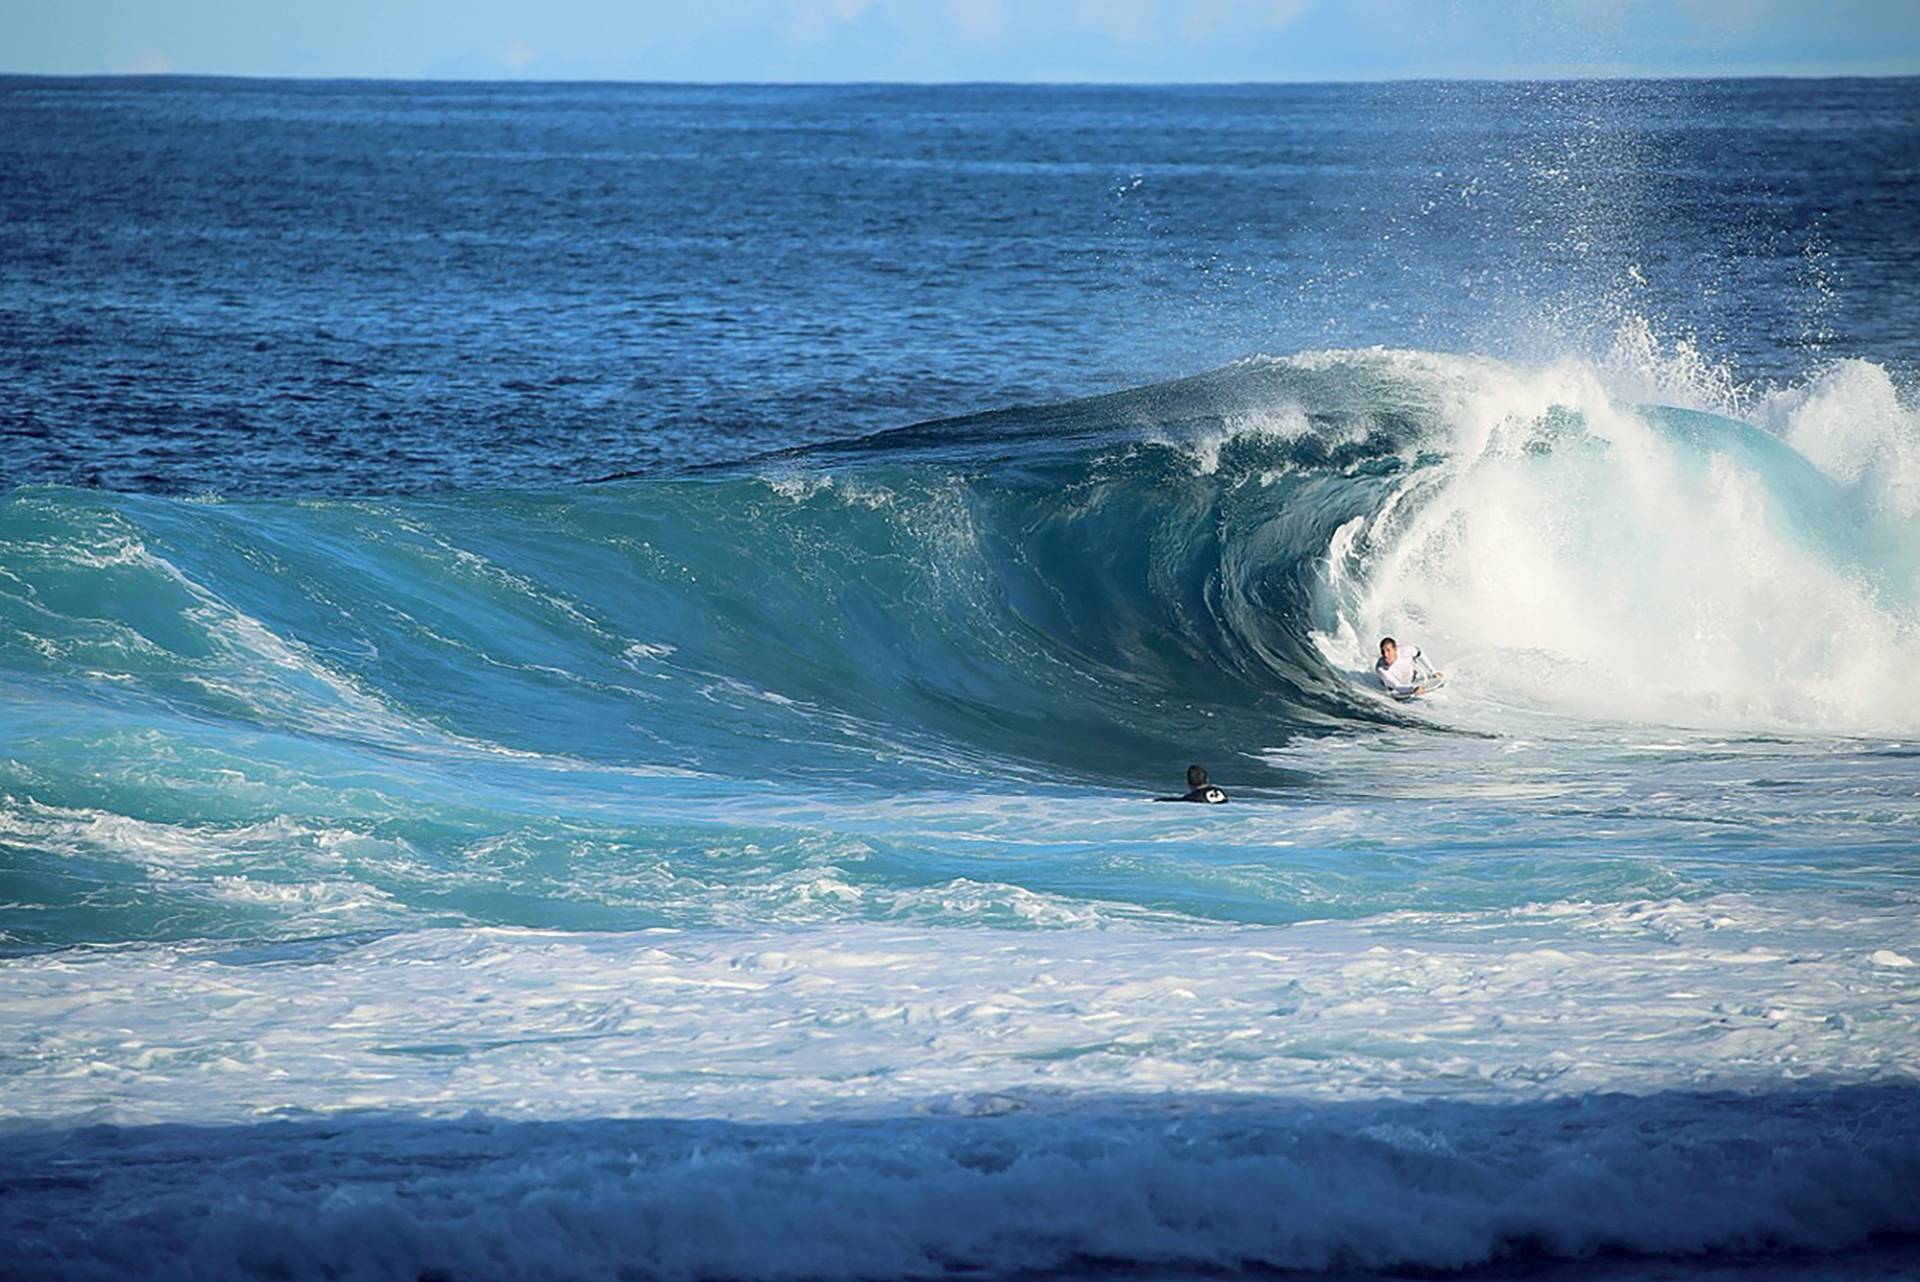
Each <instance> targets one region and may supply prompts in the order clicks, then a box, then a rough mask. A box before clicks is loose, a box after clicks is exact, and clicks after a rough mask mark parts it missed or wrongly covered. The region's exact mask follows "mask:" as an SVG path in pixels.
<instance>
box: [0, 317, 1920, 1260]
mask: <svg viewBox="0 0 1920 1282" xmlns="http://www.w3.org/2000/svg"><path fill="white" fill-rule="evenodd" d="M1628 338H1629V341H1626V342H1624V343H1623V344H1622V345H1621V346H1619V347H1618V348H1616V350H1615V352H1614V353H1613V355H1612V356H1611V357H1609V358H1607V359H1601V360H1594V361H1579V360H1572V359H1563V360H1560V361H1556V362H1550V363H1541V364H1526V363H1516V362H1510V361H1502V360H1496V359H1493V358H1489V357H1479V356H1461V355H1448V354H1442V353H1436V352H1423V351H1413V350H1388V349H1368V350H1329V351H1314V352H1306V353H1302V354H1297V355H1288V356H1275V357H1258V358H1249V359H1245V360H1242V361H1239V362H1236V363H1235V364H1233V365H1231V366H1228V367H1225V368H1222V369H1219V370H1217V371H1215V372H1212V373H1209V374H1204V375H1201V376H1198V377H1195V378H1190V379H1185V380H1181V381H1178V382H1174V383H1167V384H1160V385H1155V386H1150V387H1144V388H1140V389H1137V390H1134V391H1128V392H1123V393H1119V394H1114V395H1109V396H1102V397H1096V398H1093V399H1088V400H1078V401H1069V402H1064V403H1058V404H1052V405H1046V406H1042V407H1037V408H1032V409H1013V410H1005V411H995V412H991V413H987V414H982V415H976V416H972V417H969V418H963V419H958V420H944V421H938V422H932V423H927V424H921V425H918V426H914V427H908V428H903V429H899V430H894V431H888V432H882V433H879V434H877V435H872V436H867V437H862V438H859V439H856V440H853V441H849V442H842V443H835V444H829V445H823V446H811V447H802V448H797V449H790V450H785V451H781V452H778V453H775V454H772V455H768V456H764V457H760V458H757V459H753V460H749V461H747V462H744V463H736V464H727V465H722V466H713V467H705V468H694V469H690V470H687V471H685V472H683V473H681V474H678V475H669V476H639V477H628V478H612V479H608V480H604V481H601V482H599V483H595V484H591V485H584V486H574V487H568V488H564V489H545V490H539V489H534V490H500V491H492V492H460V493H453V494H447V495H416V496H397V497H385V498H351V497H338V498H335V497H314V498H299V499H274V498H258V499H217V498H206V497H202V498H197V499H195V498H178V497H167V496H160V495H138V494H114V493H107V492H100V491H81V490H74V489H65V488H59V487H46V486H26V487H21V488H17V489H14V490H12V491H10V492H8V493H7V494H6V495H5V496H4V497H0V567H3V571H0V685H3V686H4V690H5V695H6V697H5V699H4V702H0V742H4V744H5V748H4V751H0V850H4V852H5V856H6V898H7V901H8V902H7V905H6V918H5V921H6V949H7V957H6V959H5V961H4V963H3V965H4V969H5V973H6V993H7V996H6V999H5V1002H6V1011H7V1020H6V1023H5V1025H4V1046H3V1047H0V1073H4V1078H5V1083H6V1090H5V1094H4V1104H3V1105H0V1109H3V1110H4V1114H5V1116H6V1118H7V1121H6V1124H5V1129H4V1131H0V1170H4V1173H5V1179H6V1182H7V1188H8V1196H7V1198H6V1199H5V1201H4V1203H0V1223H4V1224H5V1225H6V1227H7V1229H8V1231H9V1233H10V1235H11V1236H13V1238H14V1240H15V1241H16V1242H17V1243H21V1244H23V1245H22V1247H21V1252H20V1254H18V1255H17V1256H16V1259H15V1260H14V1263H13V1265H12V1266H11V1267H12V1268H13V1270H14V1272H15V1274H16V1275H18V1276H27V1277H39V1276H45V1277H53V1276H60V1277H102V1278H104V1277H112V1276H118V1275H120V1274H121V1273H123V1272H124V1271H125V1270H126V1269H128V1268H130V1267H133V1266H134V1265H135V1264H136V1263H137V1264H138V1265H139V1266H140V1267H142V1268H144V1269H145V1270H147V1271H148V1272H150V1273H152V1274H153V1275H155V1276H179V1277H220V1276H235V1275H247V1274H258V1273H262V1272H270V1273H273V1274H275V1275H277V1276H286V1277H386V1276H395V1275H401V1274H404V1275H407V1276H416V1275H417V1276H441V1277H467V1276H490V1275H534V1274H537V1275H540V1276H546V1277H568V1278H571V1277H579V1278H589V1277H595V1278H597V1277H606V1276H650V1277H673V1278H701V1277H729V1278H740V1279H747V1278H806V1277H819V1276H838V1277H863V1278H864V1277H873V1278H879V1277H899V1276H938V1275H944V1274H948V1273H952V1272H955V1271H962V1272H984V1273H987V1274H990V1275H996V1276H998V1275H1006V1274H1013V1273H1024V1272H1034V1271H1039V1272H1044V1273H1065V1274H1068V1275H1075V1274H1077V1273H1079V1272H1082V1271H1085V1270H1089V1269H1096V1268H1103V1267H1107V1266H1110V1265H1113V1264H1116V1263H1125V1264H1126V1265H1127V1266H1129V1267H1133V1268H1137V1269H1146V1270H1149V1271H1166V1270H1171V1271H1173V1272H1174V1273H1179V1272H1181V1271H1185V1270H1193V1269H1216V1268H1231V1269H1240V1268H1247V1267H1264V1268H1270V1269H1279V1270H1309V1271H1329V1270H1331V1271H1334V1272H1336V1273H1344V1274H1359V1273H1366V1272H1368V1271H1372V1270H1389V1271H1391V1270H1404V1269H1416V1270H1435V1269H1437V1270H1454V1269H1473V1268H1477V1267H1482V1266H1486V1267H1496V1268H1497V1267H1506V1266H1507V1265H1511V1264H1513V1263H1514V1262H1515V1261H1519V1262H1522V1263H1524V1264H1525V1265H1526V1267H1529V1268H1537V1269H1553V1268H1563V1269H1577V1270H1580V1272H1579V1274H1578V1275H1579V1276H1583V1277H1584V1276H1622V1277H1628V1276H1633V1277H1638V1276H1649V1274H1645V1273H1643V1272H1642V1271H1641V1270H1642V1269H1643V1267H1644V1265H1643V1264H1641V1263H1635V1262H1636V1261H1642V1262H1644V1261H1646V1260H1649V1259H1652V1260H1666V1261H1693V1262H1695V1263H1696V1264H1699V1265H1701V1266H1702V1267H1703V1268H1705V1267H1706V1266H1711V1267H1713V1268H1721V1269H1727V1270H1731V1271H1732V1273H1733V1274H1737V1275H1739V1276H1761V1275H1765V1276H1772V1275H1773V1274H1772V1273H1771V1272H1769V1270H1773V1269H1782V1270H1786V1271H1787V1272H1783V1273H1782V1274H1781V1275H1782V1276H1786V1275H1788V1274H1789V1273H1790V1274H1791V1275H1794V1276H1808V1275H1831V1276H1857V1275H1862V1274H1875V1273H1876V1272H1879V1273H1884V1274H1885V1275H1886V1276H1903V1275H1904V1269H1905V1267H1906V1264H1905V1263H1904V1262H1905V1261H1907V1259H1908V1256H1907V1253H1906V1251H1905V1248H1904V1246H1903V1245H1902V1244H1903V1243H1907V1242H1910V1241H1911V1240H1912V1237H1913V1235H1915V1234H1920V1193H1916V1192H1915V1190H1916V1189H1920V1180H1917V1179H1916V1177H1920V1146H1916V1145H1915V1144H1914V1142H1913V1140H1914V1137H1915V1136H1916V1135H1920V1092H1916V1089H1915V1086H1914V1078H1915V1074H1916V1072H1920V1036H1917V1035H1916V1031H1917V1030H1916V1020H1917V1019H1920V916H1917V915H1916V912H1915V906H1916V895H1917V894H1920V887H1917V886H1916V882H1915V868H1914V865H1913V863H1912V859H1911V851H1912V845H1913V841H1914V836H1915V830H1916V824H1917V823H1920V800H1917V799H1916V789H1915V781H1916V778H1917V776H1916V770H1920V765H1917V764H1916V763H1920V745H1916V744H1915V742H1914V734H1915V731H1916V729H1920V685H1916V684H1915V683H1914V682H1913V681H1912V679H1911V675H1910V673H1911V660H1910V656H1911V654H1912V653H1913V650H1914V643H1915V639H1916V608H1917V607H1920V542H1916V540H1915V539H1914V536H1913V531H1914V525H1913V521H1914V518H1915V515H1916V505H1917V504H1920V471H1916V470H1915V469H1916V467H1920V417H1917V416H1916V414H1915V411H1914V408H1913V406H1912V404H1911V402H1910V401H1909V400H1907V399H1905V398H1903V396H1902V394H1901V392H1900V391H1899V389H1898V388H1897V386H1896V384H1895V382H1894V380H1893V379H1892V378H1891V377H1890V376H1889V375H1888V373H1887V372H1886V371H1885V370H1884V369H1882V368H1881V367H1879V366H1877V365H1874V364H1872V363H1870V362H1865V361H1858V360H1855V361H1840V362H1837V363H1834V364H1832V365H1830V366H1829V367H1827V368H1826V369H1824V370H1823V371H1822V372H1821V373H1819V374H1818V375H1817V376H1815V377H1813V378H1811V379H1809V380H1807V381H1804V382H1802V383H1799V384H1794V385H1787V386H1783V387H1776V388H1773V389H1771V390H1765V391H1761V392H1748V393H1744V394H1742V395H1741V396H1740V397H1738V398H1733V397H1730V396H1729V395H1728V393H1727V390H1726V389H1725V388H1724V387H1721V386H1717V385H1716V384H1715V383H1714V381H1713V380H1712V379H1710V378H1704V377H1702V376H1701V375H1700V371H1699V370H1698V368H1696V367H1694V366H1693V365H1691V364H1689V362H1688V361H1687V360H1685V359H1680V358H1672V357H1669V358H1665V359H1662V360H1650V359H1648V357H1647V351H1646V350H1644V349H1645V347H1646V344H1644V343H1640V344H1636V342H1635V341H1632V338H1633V336H1632V335H1629V336H1628ZM1388 632H1391V633H1395V634H1398V635H1400V636H1402V637H1407V638H1412V639H1415V640H1417V642H1418V643H1419V644H1421V645H1422V646H1424V647H1425V649H1426V650H1427V651H1428V653H1429V654H1431V655H1432V656H1434V657H1435V658H1436V660H1437V661H1438V662H1439V663H1440V664H1441V665H1442V666H1444V667H1445V668H1446V669H1447V670H1448V672H1449V676H1450V681H1449V684H1448V686H1447V688H1446V690H1445V691H1444V692H1442V693H1440V694H1438V695H1435V696H1432V697H1429V698H1428V699H1426V700H1423V701H1420V702H1418V703H1416V704H1414V705H1410V706H1403V705H1397V704H1394V703H1392V702H1390V701H1388V700H1387V699H1385V698H1384V697H1383V696H1382V695H1381V694H1380V693H1379V692H1378V691H1376V690H1375V689H1373V688H1372V686H1371V684H1370V680H1369V668H1370V662H1371V657H1372V649H1373V644H1374V641H1375V640H1376V639H1377V637H1378V636H1379V635H1381V634H1383V633H1388ZM1189 761H1204V762H1205V763H1206V764H1208V766H1209V767H1210V768H1211V770H1212V771H1213V774H1214V777H1215V779H1216V781H1218V782H1220V783H1221V784H1223V785H1224V786H1226V787H1227V788H1228V790H1229V791H1230V792H1231V793H1232V795H1233V802H1232V803H1231V804H1230V805H1228V806H1224V807H1184V806H1164V805H1156V804H1153V803H1152V802H1151V800H1150V798H1151V797H1152V796H1154V795H1155V794H1156V793H1163V792H1166V791H1168V790H1170V789H1172V788H1173V786H1174V784H1176V783H1177V781H1178V779H1179V776H1180V773H1181V771H1182V770H1183V769H1184V767H1185V766H1186V765H1187V764H1188V762H1189ZM76 941H83V942H76ZM1503 1262H1504V1263H1503ZM1529 1262H1530V1263H1529ZM1670 1267H1677V1266H1670ZM1156 1275H1157V1274H1156Z"/></svg>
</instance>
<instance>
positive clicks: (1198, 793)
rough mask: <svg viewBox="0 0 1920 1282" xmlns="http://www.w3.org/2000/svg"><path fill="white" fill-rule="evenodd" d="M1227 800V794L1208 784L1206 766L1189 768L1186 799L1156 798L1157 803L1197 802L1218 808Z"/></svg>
mask: <svg viewBox="0 0 1920 1282" xmlns="http://www.w3.org/2000/svg"><path fill="white" fill-rule="evenodd" d="M1226 799H1227V794H1226V793H1224V792H1222V791H1221V790H1220V789H1218V788H1216V787H1214V786H1213V785H1212V784H1210V783H1208V782H1207V768H1206V767H1205V766H1198V765H1195V766H1188V767H1187V795H1186V796H1184V797H1155V798H1154V800H1155V801H1197V802H1199V803H1200V804H1201V805H1203V806H1217V805H1219V804H1220V803H1221V802H1223V801H1225V800H1226Z"/></svg>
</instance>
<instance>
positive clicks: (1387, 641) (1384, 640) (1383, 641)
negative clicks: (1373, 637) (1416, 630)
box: [1380, 637, 1400, 651]
mask: <svg viewBox="0 0 1920 1282" xmlns="http://www.w3.org/2000/svg"><path fill="white" fill-rule="evenodd" d="M1388 646H1392V647H1393V648H1394V649H1396V650H1398V649H1399V648H1400V643H1399V642H1398V641H1395V640H1394V639H1393V638H1392V637H1381V638H1380V649H1381V650H1383V651H1384V650H1385V649H1386V648H1387V647H1388Z"/></svg>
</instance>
